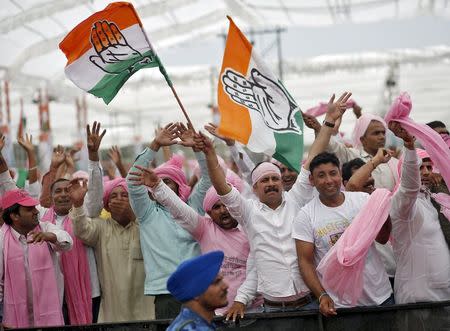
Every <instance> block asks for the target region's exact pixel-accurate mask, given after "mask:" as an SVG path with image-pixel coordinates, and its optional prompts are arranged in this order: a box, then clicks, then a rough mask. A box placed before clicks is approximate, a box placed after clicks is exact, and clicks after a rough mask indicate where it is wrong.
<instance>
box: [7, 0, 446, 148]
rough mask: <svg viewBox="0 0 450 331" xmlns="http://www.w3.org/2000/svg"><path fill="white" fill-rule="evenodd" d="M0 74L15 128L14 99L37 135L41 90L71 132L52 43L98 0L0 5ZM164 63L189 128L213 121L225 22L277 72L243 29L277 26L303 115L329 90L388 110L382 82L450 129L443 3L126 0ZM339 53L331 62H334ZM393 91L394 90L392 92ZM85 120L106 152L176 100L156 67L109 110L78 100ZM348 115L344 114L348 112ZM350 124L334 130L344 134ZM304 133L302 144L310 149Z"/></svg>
mask: <svg viewBox="0 0 450 331" xmlns="http://www.w3.org/2000/svg"><path fill="white" fill-rule="evenodd" d="M0 2H1V6H0V42H1V44H2V49H3V52H1V53H0V79H8V80H9V81H10V85H11V107H12V126H13V128H14V127H17V123H18V120H19V114H18V109H19V99H20V97H23V99H24V105H25V112H26V115H27V117H28V127H29V131H31V132H32V133H35V134H37V131H38V124H37V116H38V111H37V106H36V105H35V104H32V102H31V100H32V97H33V95H34V94H35V92H36V89H37V88H39V87H43V86H47V87H48V90H49V93H50V95H52V96H55V97H56V101H55V102H52V103H51V104H50V118H51V126H52V129H53V134H54V138H55V141H56V142H59V143H63V144H71V143H72V142H73V141H74V140H75V139H76V136H77V132H76V127H75V126H76V121H75V101H74V100H75V97H78V96H80V95H81V94H82V92H81V91H80V90H79V89H78V88H76V87H75V86H74V85H73V84H72V83H71V82H70V81H68V80H67V79H66V78H65V76H64V66H65V63H66V59H65V57H64V55H63V53H62V52H61V51H60V50H59V49H58V43H59V42H60V41H61V40H62V38H63V37H64V36H65V35H66V34H67V33H68V32H69V31H70V30H71V29H72V28H73V27H74V26H75V25H76V24H78V23H79V22H81V21H82V20H83V19H85V18H86V17H88V16H89V15H91V14H92V13H94V12H95V11H98V10H102V9H103V8H104V7H105V6H106V5H107V4H108V3H109V1H104V0H77V1H73V0H64V1H62V0H51V1H49V0H21V1H18V0H1V1H0ZM131 2H132V3H133V4H134V6H135V7H136V9H137V12H138V13H139V15H140V17H141V20H142V22H143V24H144V27H145V29H146V31H147V33H148V34H149V36H150V38H151V39H152V42H153V43H154V44H155V46H156V49H157V51H158V53H159V55H160V57H161V59H162V61H163V62H164V63H165V64H166V67H167V69H168V72H169V74H170V75H171V77H172V80H173V81H174V84H175V87H176V89H177V91H178V93H179V95H180V97H181V99H182V100H183V102H184V104H185V106H186V108H187V110H188V112H189V114H190V116H191V117H192V120H193V122H194V124H195V125H197V126H200V125H203V124H204V123H206V122H208V121H210V120H211V113H210V110H209V109H208V107H207V105H208V104H209V103H214V102H215V94H216V92H215V86H216V80H217V75H218V70H219V68H220V64H221V60H222V52H223V45H224V39H223V38H222V37H221V36H220V34H223V33H225V32H226V29H227V26H228V22H227V20H226V15H230V16H232V17H233V18H234V19H235V21H236V23H237V24H238V26H239V27H240V28H241V29H242V30H243V31H246V33H247V35H248V37H249V38H252V39H253V40H254V41H255V47H256V48H257V49H258V50H259V52H260V53H262V54H263V56H265V57H266V58H267V59H268V61H269V62H271V63H273V68H274V70H275V71H276V70H277V68H278V67H277V63H276V60H277V52H276V49H275V47H274V36H273V35H272V36H270V35H266V36H264V37H262V36H259V35H253V34H252V33H251V31H258V30H261V29H273V28H277V27H283V28H285V29H286V31H285V32H284V33H283V34H282V52H283V58H284V64H283V69H284V70H283V71H284V77H283V80H284V81H285V85H286V86H287V88H288V90H289V91H290V92H291V94H292V95H293V96H294V98H295V99H296V100H297V102H298V103H299V105H300V107H301V108H302V109H307V108H309V107H312V106H314V105H316V104H317V103H318V102H319V101H325V100H326V99H327V98H328V97H329V95H330V94H331V93H333V92H337V93H339V92H340V91H343V90H351V91H352V92H353V94H354V98H355V100H356V101H357V102H359V103H360V104H361V105H362V106H363V108H364V110H368V111H376V112H380V111H383V110H385V109H386V106H387V104H386V100H387V99H388V98H387V96H386V93H387V90H386V84H385V82H386V79H387V77H388V75H391V76H392V77H394V78H395V79H396V80H397V85H396V88H395V89H394V92H398V91H400V90H407V91H409V92H410V94H411V96H412V99H413V103H414V118H415V119H416V120H417V121H420V122H426V121H430V120H434V119H440V120H443V121H444V122H447V123H448V124H450V112H449V109H450V107H449V106H450V90H449V88H448V86H450V84H449V83H450V82H449V80H450V78H449V77H450V66H449V59H450V34H449V33H448V31H450V30H449V28H450V4H448V1H444V0H443V1H438V0H429V1H426V0H418V1H407V0H392V1H389V0H378V1H376V0H353V1H345V0H316V1H298V0H265V1H262V0H261V1H259V0H246V1H239V0H208V1H207V0H166V1H150V0H135V1H131ZM336 54H339V55H336ZM391 92H392V91H391ZM87 101H88V109H89V121H93V120H99V121H101V122H102V123H103V124H104V125H105V126H106V127H108V128H109V131H110V133H109V134H108V135H107V136H106V139H105V145H110V144H112V143H115V144H116V143H119V144H130V143H132V142H133V137H134V136H135V135H141V136H143V138H144V139H147V140H148V139H150V138H151V136H152V135H153V128H154V127H155V125H156V124H158V123H161V124H164V123H167V122H169V121H182V120H183V117H182V115H181V112H180V110H179V109H178V107H177V104H176V101H175V99H174V98H173V97H172V95H171V93H170V90H169V89H168V88H167V87H166V85H165V82H164V80H163V78H162V76H161V75H160V73H159V72H158V70H141V71H139V72H138V73H136V74H135V75H134V76H133V77H132V78H131V79H130V80H129V81H128V82H127V83H126V84H125V86H124V88H123V89H122V90H121V91H120V92H119V94H118V95H117V96H116V98H115V99H114V100H113V101H112V102H111V104H110V105H109V106H106V105H104V104H103V102H102V101H101V100H99V99H96V98H94V97H92V96H89V97H88V98H87ZM346 116H347V115H346ZM352 124H353V119H352V117H351V116H348V121H346V122H345V123H344V124H343V127H342V129H343V130H344V131H345V132H347V133H349V132H350V130H351V126H352ZM311 139H312V137H311V136H310V135H309V136H307V137H306V141H307V142H310V141H311Z"/></svg>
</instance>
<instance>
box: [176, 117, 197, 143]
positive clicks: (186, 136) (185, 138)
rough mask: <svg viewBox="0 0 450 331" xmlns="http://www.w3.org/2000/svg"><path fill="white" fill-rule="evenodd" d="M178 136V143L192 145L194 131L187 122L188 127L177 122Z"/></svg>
mask: <svg viewBox="0 0 450 331" xmlns="http://www.w3.org/2000/svg"><path fill="white" fill-rule="evenodd" d="M177 125H178V138H180V140H181V141H179V142H178V144H179V145H182V146H185V147H194V146H195V142H194V136H195V131H194V128H193V127H192V126H191V125H190V124H189V123H188V127H186V126H185V125H184V124H183V123H178V124H177Z"/></svg>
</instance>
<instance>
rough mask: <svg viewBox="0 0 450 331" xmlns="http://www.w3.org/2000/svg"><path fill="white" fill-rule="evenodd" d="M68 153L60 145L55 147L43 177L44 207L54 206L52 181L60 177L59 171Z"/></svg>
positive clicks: (41, 202)
mask: <svg viewBox="0 0 450 331" xmlns="http://www.w3.org/2000/svg"><path fill="white" fill-rule="evenodd" d="M65 159H66V155H65V154H64V148H63V147H62V146H61V145H58V146H57V147H56V148H54V149H53V154H52V160H51V163H50V169H49V171H48V172H47V173H46V174H45V175H44V176H43V177H42V191H41V196H40V198H39V200H40V204H41V206H42V207H45V208H50V207H51V206H52V194H51V192H50V187H51V185H52V183H53V182H54V181H55V180H56V179H58V178H57V172H58V169H59V168H60V167H61V165H62V164H63V163H64V162H65Z"/></svg>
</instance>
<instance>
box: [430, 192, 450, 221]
mask: <svg viewBox="0 0 450 331" xmlns="http://www.w3.org/2000/svg"><path fill="white" fill-rule="evenodd" d="M431 196H432V197H433V199H434V200H436V202H437V203H438V204H440V205H441V213H442V214H444V216H445V217H446V218H447V220H448V221H449V222H450V195H448V194H445V193H432V194H431Z"/></svg>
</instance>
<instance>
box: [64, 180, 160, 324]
mask: <svg viewBox="0 0 450 331" xmlns="http://www.w3.org/2000/svg"><path fill="white" fill-rule="evenodd" d="M86 191H87V187H86V183H85V181H80V180H73V181H72V182H71V184H70V186H69V194H70V196H71V200H72V203H73V208H72V209H71V211H70V214H69V215H70V218H71V219H72V223H73V229H74V233H75V236H77V237H78V238H79V239H81V240H82V241H83V243H84V244H85V245H88V246H90V247H93V248H94V250H95V256H96V259H97V268H98V273H99V279H100V287H101V290H102V301H101V303H100V314H99V321H101V322H124V321H140V320H148V319H153V318H154V312H153V311H152V309H151V307H153V298H152V297H150V296H145V295H144V279H145V273H144V261H143V258H142V253H141V245H140V240H139V225H138V223H137V222H136V217H135V216H134V213H133V211H132V210H131V206H130V202H129V200H128V187H127V185H126V182H125V179H124V178H117V179H114V180H112V181H109V182H107V183H105V193H104V195H103V201H104V206H105V209H106V210H107V211H108V212H110V214H111V217H109V218H107V219H106V220H105V219H102V218H100V217H98V218H88V217H86V214H85V211H84V209H83V203H84V198H85V194H86Z"/></svg>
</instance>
